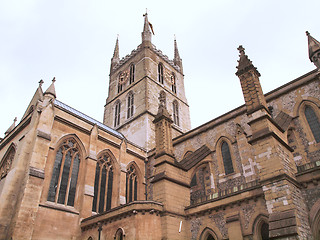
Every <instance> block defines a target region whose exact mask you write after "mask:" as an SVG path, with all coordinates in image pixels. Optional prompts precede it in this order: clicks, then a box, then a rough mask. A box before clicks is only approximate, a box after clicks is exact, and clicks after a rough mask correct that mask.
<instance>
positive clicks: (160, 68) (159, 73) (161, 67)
mask: <svg viewBox="0 0 320 240" xmlns="http://www.w3.org/2000/svg"><path fill="white" fill-rule="evenodd" d="M158 81H159V83H161V84H163V64H162V63H159V65H158Z"/></svg>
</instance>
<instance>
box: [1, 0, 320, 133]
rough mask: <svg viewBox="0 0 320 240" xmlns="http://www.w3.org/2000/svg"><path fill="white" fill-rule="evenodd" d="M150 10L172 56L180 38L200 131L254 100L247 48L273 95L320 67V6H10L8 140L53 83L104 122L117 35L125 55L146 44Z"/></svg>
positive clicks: (264, 2) (212, 2)
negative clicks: (244, 82)
mask: <svg viewBox="0 0 320 240" xmlns="http://www.w3.org/2000/svg"><path fill="white" fill-rule="evenodd" d="M146 8H148V14H149V15H148V17H149V21H150V22H151V23H152V25H153V28H154V31H155V35H154V36H153V38H152V42H153V44H155V45H156V47H157V48H158V49H161V50H162V51H163V53H164V54H166V55H167V56H168V57H169V58H170V59H172V58H173V39H174V34H175V35H176V38H177V43H178V48H179V51H180V56H181V58H182V60H183V67H184V74H185V88H186V94H187V98H188V102H189V105H190V112H191V124H192V127H193V128H194V127H197V126H199V125H201V124H203V123H205V122H207V121H210V120H211V119H213V118H216V117H218V116H220V115H222V114H223V113H225V112H228V111H230V110H232V109H234V108H236V107H238V106H240V105H242V104H244V100H243V96H242V91H241V87H240V82H239V79H238V78H237V76H235V74H234V73H235V72H236V66H237V60H238V58H239V57H238V51H237V47H238V46H239V45H240V44H242V45H243V46H244V47H245V49H246V54H247V55H248V56H249V58H250V59H251V60H252V62H253V64H254V65H255V66H256V67H257V68H258V71H259V72H260V73H261V78H260V81H261V84H262V88H263V91H264V93H267V92H269V91H271V90H272V89H274V88H276V87H279V86H281V85H283V84H285V83H287V82H289V81H291V80H293V79H295V78H297V77H299V76H301V75H303V74H305V73H307V72H309V71H311V70H313V69H314V68H315V67H314V65H313V64H312V63H311V62H310V61H309V59H308V48H307V37H306V35H305V31H306V30H308V31H309V32H310V33H311V35H312V36H313V37H315V38H316V39H318V40H320V26H319V23H320V22H319V16H318V15H319V14H318V12H319V8H320V1H319V0H310V1H308V0H306V1H301V0H299V1H295V0H277V1H275V0H260V1H257V0H241V1H239V0H219V1H217V0H197V1H188V0H184V1H182V0H181V1H174V0H170V1H169V0H162V1H153V0H145V1H139V0H136V1H132V0H128V1H121V0H117V1H108V0H94V1H89V0H70V1H67V0H64V1H61V0H56V1H49V0H20V1H19V0H1V1H0V32H1V37H0V96H1V101H0V110H1V118H0V137H3V135H4V132H5V131H6V130H7V129H8V127H9V126H10V125H11V124H12V122H13V119H14V118H15V117H17V118H18V122H19V121H20V119H21V117H22V116H23V114H24V112H25V110H26V108H27V106H28V104H29V101H30V100H31V98H32V96H33V94H34V92H35V90H36V89H37V87H38V82H39V81H40V79H43V80H44V82H45V83H44V84H43V90H44V91H45V90H46V89H47V88H48V87H49V85H50V84H51V80H52V78H53V77H56V80H57V81H56V83H55V87H56V93H57V98H58V99H59V100H60V101H62V102H64V103H66V104H68V105H70V106H71V107H73V108H75V109H77V110H79V111H81V112H83V113H85V114H87V115H89V116H91V117H93V118H95V119H96V120H99V121H101V122H102V117H103V108H104V104H105V99H106V98H107V92H108V81H109V69H110V59H111V57H112V54H113V49H114V45H115V41H116V38H117V34H119V44H120V57H121V58H122V57H124V56H125V55H127V54H129V53H130V52H131V51H132V50H133V49H135V48H136V47H137V46H138V45H139V44H140V43H141V31H142V28H143V17H142V15H143V14H144V13H145V11H146Z"/></svg>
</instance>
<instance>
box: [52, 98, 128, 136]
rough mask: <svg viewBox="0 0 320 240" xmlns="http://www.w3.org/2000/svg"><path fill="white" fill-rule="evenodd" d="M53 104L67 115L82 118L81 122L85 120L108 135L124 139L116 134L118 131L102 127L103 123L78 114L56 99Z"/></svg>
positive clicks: (119, 134) (80, 113)
mask: <svg viewBox="0 0 320 240" xmlns="http://www.w3.org/2000/svg"><path fill="white" fill-rule="evenodd" d="M54 104H55V105H56V106H57V107H58V108H60V109H63V110H65V111H67V112H69V113H71V114H73V115H75V116H77V117H79V118H82V119H83V120H85V121H87V122H90V123H91V124H93V125H94V124H97V126H98V127H99V128H101V129H103V130H105V131H107V132H109V133H111V134H113V135H115V136H117V137H119V138H121V139H123V138H124V136H123V135H122V134H121V133H120V132H118V131H116V130H114V129H112V128H110V127H108V126H106V125H104V124H103V123H101V122H99V121H97V120H95V119H93V118H91V117H89V116H87V115H85V114H83V113H82V112H79V111H78V110H76V109H74V108H72V107H70V106H68V105H66V104H64V103H62V102H60V101H59V100H57V99H56V100H54Z"/></svg>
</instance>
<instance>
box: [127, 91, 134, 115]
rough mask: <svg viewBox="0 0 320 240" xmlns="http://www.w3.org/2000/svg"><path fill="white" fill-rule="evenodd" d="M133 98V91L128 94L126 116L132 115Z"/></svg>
mask: <svg viewBox="0 0 320 240" xmlns="http://www.w3.org/2000/svg"><path fill="white" fill-rule="evenodd" d="M133 104H134V98H133V93H131V92H130V93H129V95H128V109H127V118H131V117H132V116H133V107H134V105H133Z"/></svg>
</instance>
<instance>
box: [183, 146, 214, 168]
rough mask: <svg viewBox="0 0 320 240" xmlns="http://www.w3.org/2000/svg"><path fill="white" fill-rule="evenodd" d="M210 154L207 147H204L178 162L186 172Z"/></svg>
mask: <svg viewBox="0 0 320 240" xmlns="http://www.w3.org/2000/svg"><path fill="white" fill-rule="evenodd" d="M210 153H211V150H210V149H209V148H208V147H207V146H206V145H203V146H202V147H200V148H199V149H197V150H196V151H194V152H193V153H191V154H189V155H188V156H186V157H185V158H184V159H182V160H181V161H180V162H178V165H179V166H180V167H181V168H182V169H184V170H190V169H191V168H193V167H194V166H195V165H197V164H198V163H199V162H200V161H201V160H203V159H204V158H205V157H206V156H208V155H209V154H210Z"/></svg>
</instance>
